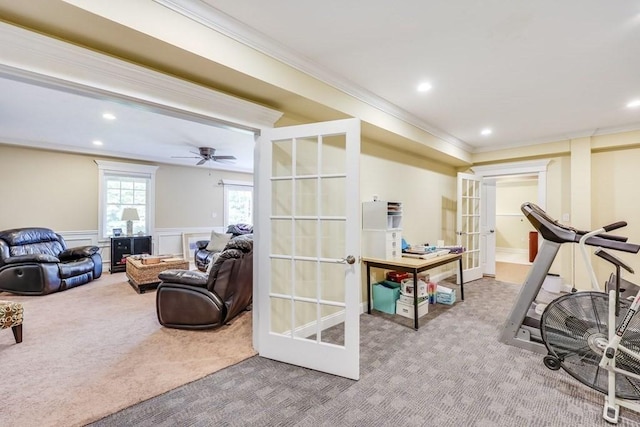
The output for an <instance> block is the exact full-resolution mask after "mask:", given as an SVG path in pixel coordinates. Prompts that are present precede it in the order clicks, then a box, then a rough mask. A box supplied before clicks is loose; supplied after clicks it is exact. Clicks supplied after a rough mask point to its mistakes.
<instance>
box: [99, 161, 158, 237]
mask: <svg viewBox="0 0 640 427" xmlns="http://www.w3.org/2000/svg"><path fill="white" fill-rule="evenodd" d="M95 162H96V164H97V165H98V241H101V242H104V241H109V240H110V239H111V237H112V236H108V235H104V234H103V232H104V229H103V228H104V224H105V221H106V207H107V193H106V187H105V182H106V178H107V176H109V175H120V176H126V177H131V178H146V179H148V180H149V185H148V187H147V198H146V199H147V200H146V201H147V203H146V218H145V220H146V221H145V229H146V233H145V235H153V234H154V232H155V207H156V171H157V170H158V166H152V165H141V164H137V163H123V162H111V161H106V160H95Z"/></svg>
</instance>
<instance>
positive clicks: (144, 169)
mask: <svg viewBox="0 0 640 427" xmlns="http://www.w3.org/2000/svg"><path fill="white" fill-rule="evenodd" d="M94 162H96V164H97V165H98V169H100V170H104V171H109V172H122V173H127V174H132V173H137V174H140V175H141V176H142V175H144V176H149V175H155V173H156V171H157V170H158V166H152V165H139V164H137V163H126V162H110V161H107V160H98V159H95V160H94Z"/></svg>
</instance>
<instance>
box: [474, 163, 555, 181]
mask: <svg viewBox="0 0 640 427" xmlns="http://www.w3.org/2000/svg"><path fill="white" fill-rule="evenodd" d="M549 162H550V160H549V159H545V160H530V161H524V162H510V163H498V164H493V165H482V166H471V170H472V171H473V173H475V174H476V175H478V176H480V177H482V178H484V177H490V176H491V177H493V176H503V175H523V174H528V173H531V174H533V173H539V172H546V171H547V167H548V165H549Z"/></svg>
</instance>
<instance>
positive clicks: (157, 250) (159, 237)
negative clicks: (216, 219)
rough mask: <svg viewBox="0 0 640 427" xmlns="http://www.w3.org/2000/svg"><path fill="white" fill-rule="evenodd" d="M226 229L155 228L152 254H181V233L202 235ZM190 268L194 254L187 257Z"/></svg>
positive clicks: (219, 227)
mask: <svg viewBox="0 0 640 427" xmlns="http://www.w3.org/2000/svg"><path fill="white" fill-rule="evenodd" d="M225 230H226V229H225V227H223V226H218V227H210V228H157V229H156V232H155V235H154V238H153V241H154V254H163V255H168V254H171V255H173V256H180V257H181V256H182V254H183V251H182V249H183V248H182V234H183V233H198V234H203V235H211V232H212V231H216V232H218V233H222V232H224V231H225ZM188 261H189V264H190V268H192V267H193V264H194V254H191V256H190V257H189V260H188Z"/></svg>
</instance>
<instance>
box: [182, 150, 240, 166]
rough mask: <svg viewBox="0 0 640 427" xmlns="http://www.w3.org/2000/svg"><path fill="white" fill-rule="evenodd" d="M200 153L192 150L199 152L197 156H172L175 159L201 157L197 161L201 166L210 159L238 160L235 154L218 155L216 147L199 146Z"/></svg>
mask: <svg viewBox="0 0 640 427" xmlns="http://www.w3.org/2000/svg"><path fill="white" fill-rule="evenodd" d="M198 151H199V152H198V153H196V152H194V151H190V153H193V154H197V156H186V157H184V156H171V157H172V158H174V159H200V161H199V162H198V163H196V166H200V165H203V164H205V163H206V162H208V161H209V160H212V161H214V162H219V161H221V160H222V161H225V160H229V161H233V160H236V158H235V157H234V156H216V155H215V153H216V149H215V148H211V147H198Z"/></svg>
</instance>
